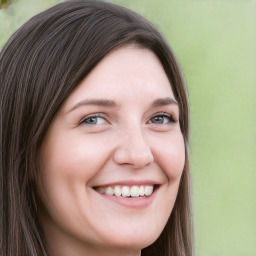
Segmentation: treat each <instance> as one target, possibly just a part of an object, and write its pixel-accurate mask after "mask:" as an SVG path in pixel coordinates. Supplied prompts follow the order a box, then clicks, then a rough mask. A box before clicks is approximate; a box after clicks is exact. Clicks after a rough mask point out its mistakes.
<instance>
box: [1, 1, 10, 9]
mask: <svg viewBox="0 0 256 256" xmlns="http://www.w3.org/2000/svg"><path fill="white" fill-rule="evenodd" d="M11 2H12V1H11V0H0V9H3V8H7V7H8V6H9V4H11Z"/></svg>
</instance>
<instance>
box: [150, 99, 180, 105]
mask: <svg viewBox="0 0 256 256" xmlns="http://www.w3.org/2000/svg"><path fill="white" fill-rule="evenodd" d="M172 104H174V105H178V102H177V101H176V100H175V99H173V98H170V97H167V98H159V99H156V100H155V101H153V103H152V104H151V107H160V106H165V105H172Z"/></svg>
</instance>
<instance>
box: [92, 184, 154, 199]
mask: <svg viewBox="0 0 256 256" xmlns="http://www.w3.org/2000/svg"><path fill="white" fill-rule="evenodd" d="M153 190H154V186H153V185H147V186H145V185H140V186H131V187H129V186H121V185H117V186H113V187H111V186H108V187H97V191H99V192H100V193H101V194H106V195H108V196H117V197H120V196H122V197H135V198H136V197H143V196H150V195H151V194H152V193H153Z"/></svg>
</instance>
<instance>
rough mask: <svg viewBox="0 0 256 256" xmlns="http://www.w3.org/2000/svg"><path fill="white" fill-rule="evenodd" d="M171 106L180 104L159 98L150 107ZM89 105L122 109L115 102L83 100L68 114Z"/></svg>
mask: <svg viewBox="0 0 256 256" xmlns="http://www.w3.org/2000/svg"><path fill="white" fill-rule="evenodd" d="M171 104H175V105H178V102H177V101H176V100H175V99H173V98H170V97H167V98H159V99H156V100H154V101H153V102H152V103H151V105H150V106H151V107H159V106H165V105H171ZM87 105H95V106H104V107H111V108H119V107H120V104H119V103H117V102H115V101H113V100H107V99H88V100H83V101H81V102H79V103H77V104H76V105H75V106H74V107H72V108H71V109H70V110H69V111H68V112H67V113H69V112H71V111H73V110H75V109H77V108H79V107H81V106H87Z"/></svg>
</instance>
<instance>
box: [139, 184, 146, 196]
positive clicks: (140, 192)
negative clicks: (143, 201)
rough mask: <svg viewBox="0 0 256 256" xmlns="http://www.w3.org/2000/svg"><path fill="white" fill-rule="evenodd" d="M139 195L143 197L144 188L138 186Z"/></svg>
mask: <svg viewBox="0 0 256 256" xmlns="http://www.w3.org/2000/svg"><path fill="white" fill-rule="evenodd" d="M139 195H140V196H144V195H145V194H144V186H140V190H139Z"/></svg>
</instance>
